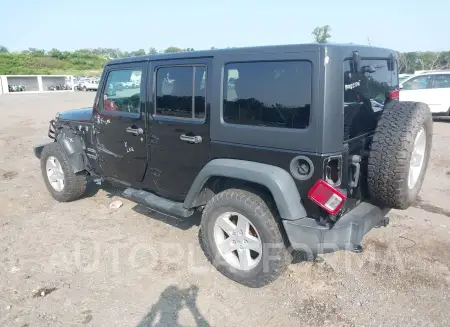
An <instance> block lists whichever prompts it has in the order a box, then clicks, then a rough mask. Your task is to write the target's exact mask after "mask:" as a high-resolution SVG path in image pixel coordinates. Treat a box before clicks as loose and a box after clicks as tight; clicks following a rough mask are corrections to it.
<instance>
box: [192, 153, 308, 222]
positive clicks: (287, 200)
mask: <svg viewBox="0 0 450 327" xmlns="http://www.w3.org/2000/svg"><path fill="white" fill-rule="evenodd" d="M213 176H220V177H230V178H235V179H240V180H244V181H248V182H253V183H257V184H260V185H263V186H265V187H267V189H268V190H269V191H270V192H271V193H272V196H273V198H274V200H275V203H276V205H277V208H278V212H279V214H280V216H281V218H283V219H288V220H292V219H300V218H305V217H306V210H305V208H304V207H303V205H302V202H301V198H300V194H299V193H298V189H297V186H296V185H295V182H294V180H293V178H292V176H291V175H290V174H289V173H288V172H287V171H286V170H284V169H282V168H280V167H276V166H272V165H267V164H263V163H258V162H251V161H244V160H236V159H214V160H212V161H210V162H208V163H207V164H206V165H205V166H204V167H203V169H202V170H201V171H200V173H199V174H198V175H197V177H196V178H195V180H194V183H193V184H192V186H191V188H190V190H189V192H188V194H187V196H186V199H185V201H184V207H185V208H187V209H190V208H192V207H193V205H194V203H195V200H196V197H197V196H198V194H199V192H200V191H201V190H202V188H203V186H204V185H205V183H206V181H207V180H208V179H209V178H210V177H213Z"/></svg>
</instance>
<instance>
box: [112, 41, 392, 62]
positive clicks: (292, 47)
mask: <svg viewBox="0 0 450 327" xmlns="http://www.w3.org/2000/svg"><path fill="white" fill-rule="evenodd" d="M320 50H324V51H326V52H327V54H328V55H329V56H340V57H342V59H343V58H346V57H349V56H351V54H352V52H353V51H358V52H359V53H360V55H361V57H370V58H385V57H387V56H388V55H389V54H391V53H392V54H393V55H394V56H396V51H394V50H391V49H387V48H381V47H374V46H368V45H360V44H339V43H306V44H285V45H269V46H254V47H242V48H227V49H214V50H199V51H184V52H172V53H161V54H155V55H144V56H134V57H126V58H117V59H112V60H110V61H109V62H108V63H107V65H113V64H121V63H129V62H139V61H153V60H169V59H189V58H199V57H214V56H220V55H227V54H264V53H277V52H281V53H287V52H291V53H293V52H294V53H295V52H314V51H320Z"/></svg>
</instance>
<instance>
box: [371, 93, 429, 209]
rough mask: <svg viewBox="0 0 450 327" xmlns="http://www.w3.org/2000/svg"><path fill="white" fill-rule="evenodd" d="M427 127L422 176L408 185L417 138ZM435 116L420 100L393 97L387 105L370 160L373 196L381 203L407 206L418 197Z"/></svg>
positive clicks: (399, 207)
mask: <svg viewBox="0 0 450 327" xmlns="http://www.w3.org/2000/svg"><path fill="white" fill-rule="evenodd" d="M422 127H423V128H424V130H425V135H426V147H425V154H424V161H423V165H422V170H421V171H420V174H419V178H418V180H417V182H416V184H415V186H414V187H413V188H411V189H410V188H409V187H408V173H409V166H410V160H411V155H412V152H413V148H414V140H415V138H416V136H417V134H418V133H419V131H420V130H421V128H422ZM432 135H433V119H432V115H431V112H430V109H429V107H428V106H427V105H426V104H424V103H420V102H406V101H405V102H399V101H392V102H391V103H389V104H388V105H386V107H385V109H384V111H383V114H382V116H381V118H380V121H379V122H378V126H377V128H376V130H375V134H374V136H373V140H372V145H371V150H370V154H369V161H368V189H369V197H370V199H371V200H372V201H373V202H375V203H376V204H378V205H381V206H384V207H389V208H394V209H406V208H408V207H409V206H410V205H411V204H412V203H413V202H414V201H415V200H416V198H417V195H418V193H419V191H420V188H421V187H422V183H423V180H424V178H425V173H426V169H427V166H428V161H429V158H430V152H431V147H432Z"/></svg>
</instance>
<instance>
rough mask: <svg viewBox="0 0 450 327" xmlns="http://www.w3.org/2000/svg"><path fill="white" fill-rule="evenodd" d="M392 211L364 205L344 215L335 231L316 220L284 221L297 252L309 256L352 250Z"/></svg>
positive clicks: (367, 204) (334, 227) (368, 204)
mask: <svg viewBox="0 0 450 327" xmlns="http://www.w3.org/2000/svg"><path fill="white" fill-rule="evenodd" d="M388 211H389V209H380V208H379V207H377V206H374V205H372V204H370V203H367V202H362V203H361V204H359V205H358V206H357V207H356V208H354V209H353V210H352V211H350V212H349V213H347V214H345V215H344V216H342V217H341V218H340V219H339V220H338V221H337V222H336V224H335V225H334V226H333V228H331V229H330V228H328V227H325V226H321V225H318V224H317V222H316V221H315V220H314V219H309V218H302V219H297V220H283V225H284V229H285V231H286V234H287V236H288V238H289V241H290V243H291V246H292V248H293V249H294V250H300V251H304V252H306V253H309V254H321V253H330V252H335V251H339V250H352V249H354V247H355V246H356V245H359V244H360V243H361V240H362V238H363V237H364V235H366V234H367V233H368V232H369V231H370V230H371V229H372V228H374V227H375V226H378V225H380V223H382V222H384V221H385V215H386V214H387V213H388Z"/></svg>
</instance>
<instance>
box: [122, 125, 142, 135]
mask: <svg viewBox="0 0 450 327" xmlns="http://www.w3.org/2000/svg"><path fill="white" fill-rule="evenodd" d="M126 131H127V133H131V134H133V135H136V136H137V135H142V134H144V130H143V129H142V128H140V127H139V128H132V127H127V129H126Z"/></svg>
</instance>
